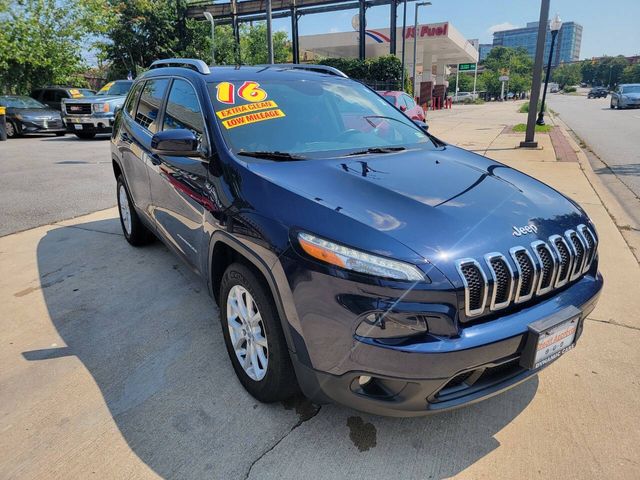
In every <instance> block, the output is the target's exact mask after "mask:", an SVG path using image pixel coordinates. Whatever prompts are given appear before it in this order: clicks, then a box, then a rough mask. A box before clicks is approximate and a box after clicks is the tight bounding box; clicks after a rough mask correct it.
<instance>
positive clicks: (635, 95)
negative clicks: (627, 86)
mask: <svg viewBox="0 0 640 480" xmlns="http://www.w3.org/2000/svg"><path fill="white" fill-rule="evenodd" d="M622 96H623V97H625V98H633V99H634V100H637V99H639V98H640V92H629V93H623V94H622Z"/></svg>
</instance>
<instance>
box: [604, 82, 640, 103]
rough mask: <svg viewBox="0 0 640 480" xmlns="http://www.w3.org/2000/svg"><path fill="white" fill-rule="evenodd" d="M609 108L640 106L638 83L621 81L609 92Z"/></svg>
mask: <svg viewBox="0 0 640 480" xmlns="http://www.w3.org/2000/svg"><path fill="white" fill-rule="evenodd" d="M610 107H611V108H628V107H640V83H623V84H620V85H618V88H616V89H615V90H614V91H613V92H611V104H610Z"/></svg>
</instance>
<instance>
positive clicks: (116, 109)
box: [113, 105, 122, 115]
mask: <svg viewBox="0 0 640 480" xmlns="http://www.w3.org/2000/svg"><path fill="white" fill-rule="evenodd" d="M120 110H122V105H116V107H115V108H114V109H113V114H114V115H117V114H118V112H119V111H120Z"/></svg>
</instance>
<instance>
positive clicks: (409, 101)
mask: <svg viewBox="0 0 640 480" xmlns="http://www.w3.org/2000/svg"><path fill="white" fill-rule="evenodd" d="M403 97H404V101H405V103H406V104H407V108H409V109H410V108H414V107H415V106H416V102H415V101H414V100H413V98H411V97H410V96H408V95H403Z"/></svg>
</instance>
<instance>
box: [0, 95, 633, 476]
mask: <svg viewBox="0 0 640 480" xmlns="http://www.w3.org/2000/svg"><path fill="white" fill-rule="evenodd" d="M488 108H492V109H498V110H496V112H494V113H495V116H494V117H492V115H493V114H492V113H491V111H489V110H488ZM505 108H509V109H510V110H509V112H511V111H512V110H513V111H515V108H513V107H512V106H510V105H508V106H502V105H496V106H491V107H484V106H480V107H468V108H460V109H458V110H456V111H452V112H451V113H448V112H443V113H442V114H441V115H440V116H439V117H437V118H436V119H434V120H433V123H432V131H434V133H436V134H437V135H439V136H441V137H442V138H444V139H445V140H449V139H451V140H454V139H455V141H456V142H457V143H460V144H462V145H463V146H465V147H466V148H470V149H473V150H475V151H478V152H480V153H486V154H488V155H490V156H495V157H496V158H500V159H501V160H503V161H507V162H510V163H511V164H514V165H517V166H518V167H519V168H522V169H523V170H525V171H526V172H527V173H530V174H531V175H534V176H537V177H539V178H541V179H542V180H544V181H547V182H550V183H551V184H552V185H554V186H555V187H556V188H558V189H560V190H562V191H564V192H566V193H569V194H570V195H571V196H572V197H573V198H575V199H576V200H577V201H579V202H580V203H581V204H582V205H583V206H584V207H585V208H586V210H587V211H588V213H589V214H590V216H591V217H592V218H593V219H594V221H595V223H596V225H597V227H598V230H599V234H600V237H601V243H602V244H606V245H607V248H606V249H603V250H601V268H602V271H603V274H604V276H605V279H606V287H605V291H604V293H603V296H602V299H601V301H600V303H599V305H598V307H597V309H596V310H595V311H594V312H593V313H592V314H591V315H590V317H589V319H588V320H587V323H586V326H585V333H584V335H583V336H582V338H581V341H580V342H579V344H578V347H577V348H576V349H574V351H572V352H570V353H568V354H567V355H566V356H565V357H563V359H562V360H561V361H560V362H557V363H556V364H554V365H552V366H550V367H549V368H548V369H546V370H545V371H544V372H542V373H541V374H540V375H538V376H537V377H535V378H534V379H532V380H530V381H528V382H526V383H524V384H522V385H520V386H518V387H516V388H514V389H513V390H511V391H509V392H507V393H505V394H503V395H499V396H497V397H494V398H491V399H489V400H486V401H484V402H481V403H479V404H476V405H473V406H471V407H468V408H464V409H461V410H457V411H454V412H450V413H443V414H439V415H434V416H430V417H424V418H417V419H395V418H382V417H376V416H373V415H367V414H362V413H359V412H356V411H353V410H349V409H347V408H344V407H341V406H336V405H323V406H316V405H312V404H310V403H309V402H308V401H307V400H305V399H303V398H296V399H292V400H291V401H287V402H284V403H277V404H271V405H265V404H260V403H258V402H256V401H255V400H254V399H253V398H252V397H250V396H249V395H248V394H247V393H246V392H245V391H244V389H243V388H242V386H241V385H240V384H239V382H238V381H237V380H236V376H235V374H234V372H233V370H232V368H231V365H230V363H229V361H228V358H227V353H226V351H225V349H224V343H223V338H222V332H221V329H220V324H219V321H218V312H217V309H216V307H215V304H214V302H213V301H212V300H211V299H210V298H209V296H208V294H207V291H206V287H205V286H204V285H203V284H202V283H201V282H200V281H199V280H198V279H197V278H196V277H195V276H194V275H193V274H192V273H191V272H190V271H189V270H188V268H186V267H185V266H184V265H183V264H182V263H181V262H180V260H178V259H177V258H176V257H175V256H173V255H172V254H170V253H169V252H168V250H167V249H166V248H164V247H163V246H162V245H161V244H160V243H159V242H157V243H155V244H153V245H151V246H150V247H146V248H143V249H136V248H133V247H130V246H129V245H128V244H127V243H126V242H125V241H124V239H123V237H122V234H121V229H120V225H119V221H118V219H117V212H116V210H115V209H114V208H107V209H106V210H105V209H104V208H106V207H110V206H112V205H113V204H114V203H115V194H114V186H115V182H114V180H113V176H112V172H111V166H110V161H109V154H108V146H109V142H108V141H105V140H94V141H88V142H87V141H79V140H77V139H75V137H70V136H67V137H64V138H54V137H37V138H25V139H18V140H13V141H10V142H6V143H4V144H2V145H0V159H1V162H0V163H1V164H2V166H1V167H0V168H1V169H2V170H1V173H2V175H0V178H2V180H1V182H2V185H1V186H2V194H1V195H2V205H3V210H2V215H3V218H2V228H3V230H2V232H0V235H5V236H3V237H2V238H0V259H1V262H0V299H1V301H2V305H3V307H2V315H1V316H0V322H1V323H0V328H1V331H2V336H1V339H2V346H3V348H2V350H1V351H0V365H1V366H2V367H1V368H0V432H2V435H0V478H86V477H90V476H96V477H97V478H156V477H163V478H180V479H187V478H193V479H201V478H221V479H223V478H224V479H227V478H261V479H264V478H301V477H308V478H314V479H320V478H391V477H393V478H425V479H427V478H433V479H435V478H447V477H452V476H459V478H505V479H510V478H531V477H539V478H581V479H582V478H622V479H624V478H628V479H635V478H638V477H639V476H640V463H639V460H638V448H637V445H638V443H639V442H640V432H639V431H638V428H637V425H638V424H640V413H639V411H640V410H639V409H638V407H639V406H640V405H639V403H638V398H640V377H639V376H638V372H637V365H638V364H640V350H638V348H637V346H638V345H639V344H640V331H639V329H640V325H639V324H638V317H637V311H638V308H640V299H639V298H633V297H629V289H630V288H633V286H634V285H638V284H639V283H640V271H639V269H638V268H635V269H632V268H631V267H630V265H632V264H633V265H636V266H637V264H635V263H634V259H633V256H632V254H631V253H630V252H629V250H628V249H627V248H626V244H625V243H624V240H623V239H622V236H621V235H620V232H619V231H618V230H617V229H616V228H615V225H614V224H613V222H612V221H611V219H610V217H609V215H608V214H607V212H606V210H605V209H604V207H603V205H602V203H601V200H600V199H599V196H598V193H597V192H596V191H595V190H594V188H593V186H592V184H591V183H590V181H589V179H588V178H587V177H585V176H584V174H583V173H582V171H581V167H580V165H579V164H577V163H561V162H555V159H554V156H553V154H552V151H551V155H550V156H549V155H548V154H549V149H548V147H547V145H550V144H547V143H546V142H548V140H545V138H546V137H542V138H541V142H542V143H543V144H544V145H545V148H547V150H543V151H529V152H522V153H520V154H518V153H517V152H515V151H514V150H513V149H512V148H511V147H508V145H511V144H513V143H514V142H513V141H512V139H511V137H509V136H508V135H506V136H505V135H502V134H501V132H502V131H503V129H504V127H505V125H504V120H497V118H500V119H504V118H505V116H508V115H511V113H509V114H507V113H505V112H506V110H504V111H502V110H499V109H505ZM482 109H485V110H482ZM513 115H515V114H513ZM513 115H512V116H513ZM507 121H508V122H509V123H512V124H513V123H516V122H517V121H518V120H517V118H515V117H514V120H513V121H512V119H511V118H509V119H508V120H507ZM545 152H546V153H545ZM519 155H520V156H519ZM523 155H524V156H523ZM544 155H547V157H544V158H543V156H544ZM25 202H26V203H27V205H23V203H25ZM43 205H44V206H46V208H43ZM30 211H37V212H38V213H37V215H35V217H34V215H32V214H30V213H29V212H30ZM88 212H94V213H90V214H88V215H83V214H85V213H88ZM78 215H81V216H79V217H78ZM71 217H77V218H75V219H73V220H67V219H69V218H71ZM35 225H42V226H39V227H37V228H31V227H33V226H35ZM30 228H31V229H30ZM25 229H28V230H26V231H23V232H21V233H17V234H13V235H6V234H7V233H9V232H14V231H20V230H25Z"/></svg>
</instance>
